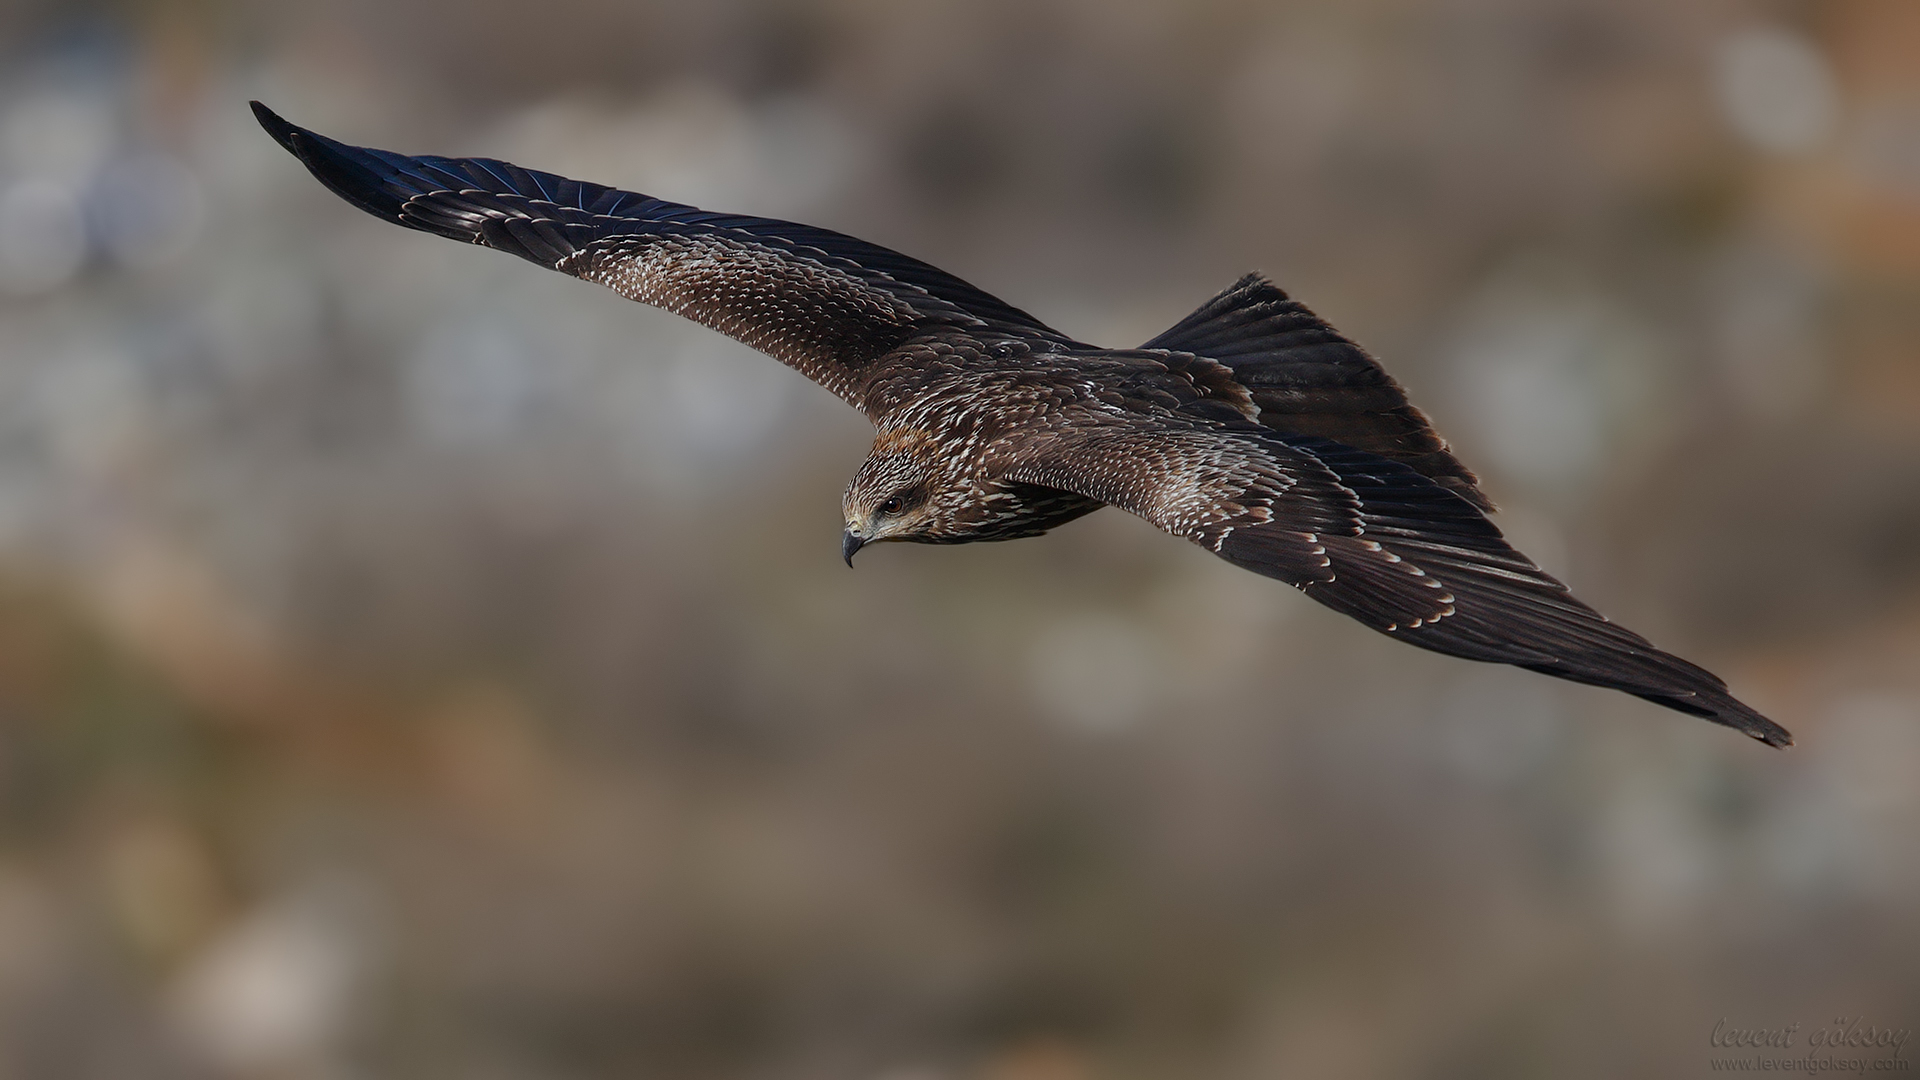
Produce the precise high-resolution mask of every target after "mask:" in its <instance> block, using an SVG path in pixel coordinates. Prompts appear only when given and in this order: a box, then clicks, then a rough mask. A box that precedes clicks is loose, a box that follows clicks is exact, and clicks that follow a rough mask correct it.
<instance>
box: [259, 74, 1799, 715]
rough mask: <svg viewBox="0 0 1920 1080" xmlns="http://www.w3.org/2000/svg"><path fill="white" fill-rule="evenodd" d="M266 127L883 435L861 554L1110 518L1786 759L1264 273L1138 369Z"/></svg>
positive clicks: (346, 179)
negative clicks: (1545, 546) (1530, 549)
mask: <svg viewBox="0 0 1920 1080" xmlns="http://www.w3.org/2000/svg"><path fill="white" fill-rule="evenodd" d="M253 111H254V114H255V115H256V116H257V117H258V118H259V120H260V123H261V125H262V126H264V127H265V128H266V129H267V131H268V132H269V133H270V134H272V136H273V137H274V139H276V140H277V141H278V142H279V143H280V145H281V146H283V147H285V148H286V149H287V150H288V151H290V152H292V154H293V155H294V156H295V157H297V158H299V159H300V160H301V162H303V163H304V164H305V165H306V166H307V168H308V169H309V170H311V171H312V173H313V175H314V176H315V177H317V178H319V180H320V182H321V183H322V184H325V185H326V186H327V187H328V188H330V189H331V190H332V191H333V192H334V194H336V195H339V196H340V197H341V198H343V199H345V200H347V201H348V202H350V203H352V204H353V205H355V206H357V207H359V208H360V209H362V210H365V211H366V212H367V213H369V214H372V215H374V216H375V217H378V218H382V219H385V220H387V221H391V222H394V223H395V224H399V225H404V226H406V227H408V228H410V229H418V230H421V231H422V232H430V233H437V234H439V235H441V236H445V237H450V238H452V239H455V240H459V241H463V242H465V243H470V244H479V245H482V246H484V247H490V248H496V249H498V250H500V251H505V252H508V253H510V254H513V255H518V256H520V257H521V258H523V259H526V260H528V261H530V262H535V263H538V264H540V265H541V266H544V267H547V268H548V269H551V270H559V271H561V272H563V273H567V274H572V275H573V276H575V277H579V278H585V279H586V280H588V281H595V282H599V283H600V284H602V285H606V286H609V287H611V288H613V289H614V290H615V291H616V292H619V293H620V294H622V295H623V296H626V297H628V298H629V299H632V300H638V301H640V302H641V303H643V304H651V305H654V306H656V307H660V308H665V309H666V310H668V311H671V312H674V313H676V314H679V315H682V316H685V317H686V318H689V319H692V320H693V321H695V322H697V323H700V324H701V325H703V326H707V327H711V328H712V329H714V330H718V331H720V332H721V333H723V334H726V335H728V336H729V337H732V338H735V339H737V340H739V341H741V342H744V343H745V344H747V345H749V346H752V347H753V348H755V349H758V350H760V351H761V352H764V353H767V354H768V355H770V356H772V357H773V358H774V359H776V360H779V361H780V362H782V363H784V364H787V365H789V366H791V367H793V368H795V369H797V370H799V371H800V372H801V373H802V374H804V375H805V376H807V377H808V378H810V379H812V380H813V381H814V382H817V383H819V384H820V385H822V386H824V387H826V388H827V389H828V390H831V391H832V392H833V393H834V394H835V395H837V396H839V397H840V398H841V399H842V400H843V401H845V402H846V403H847V404H849V405H852V406H853V407H854V408H856V409H859V410H860V411H861V412H863V413H865V414H866V415H867V417H868V419H870V420H872V421H873V424H874V426H875V428H877V429H878V435H877V436H876V437H875V439H874V443H873V450H872V452H871V454H869V456H868V457H867V459H866V461H864V462H862V463H861V465H860V468H859V469H858V471H856V472H855V473H854V476H853V480H852V482H851V483H850V484H848V486H847V490H846V494H845V496H844V497H843V500H842V507H843V510H844V513H845V520H846V532H845V534H844V537H843V540H842V552H843V554H844V555H845V557H846V559H847V562H848V565H852V562H853V555H854V552H856V551H858V550H859V549H860V548H862V547H864V546H866V545H868V544H873V543H878V542H880V541H885V540H906V541H912V542H915V543H922V544H964V543H970V542H973V541H977V540H1011V539H1014V538H1016V537H1024V536H1038V535H1039V534H1041V533H1044V532H1046V531H1047V530H1048V529H1051V528H1053V527H1054V526H1056V525H1059V524H1062V523H1063V522H1067V521H1071V520H1073V519H1074V518H1077V517H1080V516H1081V515H1083V514H1087V513H1090V512H1092V511H1093V510H1096V509H1098V508H1100V507H1101V506H1104V505H1108V504H1111V505H1114V506H1117V507H1119V508H1121V509H1122V510H1126V511H1128V512H1129V513H1133V514H1137V515H1139V516H1140V517H1143V518H1145V519H1147V520H1148V521H1150V522H1152V523H1153V524H1155V525H1157V526H1159V527H1160V528H1161V529H1163V530H1165V531H1167V532H1169V533H1172V534H1173V535H1174V536H1178V537H1181V538H1182V539H1186V540H1190V541H1192V542H1193V543H1196V544H1199V545H1200V546H1201V547H1204V548H1206V549H1207V550H1208V551H1211V552H1213V553H1214V554H1216V555H1218V556H1220V557H1221V558H1223V559H1225V560H1227V561H1228V562H1230V563H1233V564H1234V565H1235V566H1239V567H1242V568H1244V569H1247V570H1251V571H1253V572H1254V573H1256V574H1262V575H1265V576H1267V577H1272V578H1278V579H1280V580H1281V581H1284V582H1286V583H1287V584H1289V585H1292V586H1294V587H1295V588H1297V589H1299V590H1300V591H1301V592H1304V593H1306V594H1307V595H1308V596H1310V597H1312V598H1313V599H1315V600H1318V601H1319V602H1320V603H1322V604H1325V605H1327V606H1328V607H1330V608H1332V609H1334V610H1335V611H1338V612H1341V613H1342V614H1345V615H1349V616H1351V617H1353V618H1355V619H1358V620H1360V621H1361V622H1362V623H1365V624H1366V625H1367V626H1370V627H1372V628H1373V629H1375V630H1378V631H1380V632H1381V633H1384V634H1387V635H1389V636H1391V637H1395V638H1398V639H1400V640H1402V641H1405V642H1406V643H1408V644H1409V645H1418V646H1420V647H1421V648H1424V649H1432V650H1433V651H1435V652H1441V653H1446V654H1448V655H1450V656H1460V657H1465V658H1467V659H1469V660H1485V661H1493V662H1497V663H1505V664H1514V665H1517V666H1519V667H1523V668H1527V669H1529V670H1532V671H1537V672H1540V673H1542V674H1546V675H1552V676H1555V677H1557V678H1562V679H1571V680H1573V681H1575V682H1582V683H1590V684H1592V685H1595V686H1606V687H1612V688H1614V689H1617V690H1624V691H1626V692H1627V693H1629V694H1634V695H1636V696H1638V697H1642V698H1645V699H1646V700H1648V701H1651V702H1654V703H1655V704H1658V705H1665V706H1667V707H1668V708H1671V709H1677V710H1679V711H1681V712H1684V713H1691V714H1693V715H1695V716H1701V717H1705V718H1706V719H1708V720H1712V721H1714V722H1715V723H1719V724H1725V725H1727V726H1728V727H1732V728H1737V729H1739V730H1740V731H1743V732H1745V733H1746V734H1748V735H1750V736H1752V737H1754V738H1756V739H1759V740H1761V741H1762V742H1765V743H1768V744H1770V745H1773V746H1787V745H1790V744H1791V743H1792V741H1793V739H1792V736H1791V735H1789V734H1788V733H1787V731H1786V729H1784V728H1782V727H1780V726H1779V725H1778V724H1775V723H1773V722H1772V721H1770V720H1768V719H1767V718H1766V717H1764V716H1761V715H1760V714H1759V713H1757V712H1755V711H1754V710H1753V709H1751V708H1749V707H1747V706H1746V705H1744V704H1742V703H1741V702H1739V701H1737V700H1735V699H1734V697H1733V696H1732V695H1731V694H1729V693H1728V692H1727V686H1726V684H1725V683H1724V682H1722V681H1721V680H1720V679H1718V678H1716V677H1715V676H1714V675H1713V674H1712V673H1710V672H1708V671H1705V670H1703V669H1701V668H1699V667H1696V666H1694V665H1693V664H1690V663H1688V662H1686V661H1685V660H1682V659H1680V658H1679V657H1677V656H1673V655H1671V654H1669V653H1665V652H1662V651H1660V650H1659V649H1657V648H1655V647H1653V645H1651V644H1649V643H1648V642H1647V640H1646V639H1645V638H1642V637H1641V636H1639V635H1638V634H1635V633H1633V632H1632V631H1630V630H1627V629H1626V628H1624V627H1622V626H1619V625H1618V624H1616V623H1613V622H1610V621H1608V620H1607V618H1606V617H1605V616H1603V615H1601V614H1600V613H1598V612H1596V611H1594V610H1593V609H1592V608H1590V607H1588V606H1587V605H1585V604H1583V603H1581V602H1580V601H1579V600H1576V599H1574V598H1573V596H1572V595H1571V594H1570V593H1569V592H1568V591H1567V587H1566V586H1565V585H1562V584H1561V583H1560V582H1559V581H1556V580H1555V579H1554V578H1553V577H1552V576H1550V575H1548V574H1547V573H1546V572H1544V571H1542V570H1541V569H1540V568H1539V567H1538V566H1535V565H1534V564H1533V561H1532V560H1530V559H1528V558H1527V557H1526V556H1525V555H1522V554H1521V553H1520V552H1518V551H1515V550H1514V549H1513V548H1512V547H1511V546H1509V545H1508V544H1507V542H1506V541H1505V540H1504V539H1502V538H1501V535H1500V530H1499V529H1497V528H1495V527H1494V525H1493V523H1492V522H1491V521H1489V520H1487V516H1486V515H1487V513H1488V512H1489V511H1491V510H1492V509H1493V505H1492V503H1491V502H1489V501H1488V499H1487V497H1486V496H1485V495H1484V494H1482V493H1481V491H1480V488H1479V485H1478V482H1477V481H1476V479H1475V477H1474V475H1473V473H1472V472H1470V471H1469V470H1468V469H1467V467H1466V466H1465V465H1463V464H1461V463H1460V461H1459V460H1458V459H1456V458H1455V457H1454V456H1453V455H1452V454H1451V453H1449V452H1448V449H1447V444H1446V443H1445V442H1444V441H1442V440H1441V438H1440V437H1439V435H1438V434H1436V433H1435V432H1434V430H1433V428H1432V426H1431V425H1430V424H1429V423H1428V421H1427V418H1426V416H1425V415H1424V414H1422V413H1421V412H1420V410H1419V409H1416V408H1414V406H1413V405H1412V404H1410V403H1409V402H1408V401H1407V396H1406V393H1405V392H1404V391H1402V390H1401V388H1400V386H1399V384H1398V383H1396V382H1394V380H1393V378H1392V377H1391V376H1389V375H1388V374H1387V373H1386V372H1385V371H1384V370H1383V369H1382V368H1381V367H1380V364H1379V363H1378V362H1377V361H1376V360H1374V358H1373V357H1372V356H1370V355H1369V354H1368V353H1367V352H1366V351H1365V350H1364V349H1362V348H1360V347H1359V346H1358V345H1355V344H1354V343H1353V342H1351V341H1349V340H1347V339H1346V338H1345V337H1343V336H1342V335H1341V334H1340V333H1339V331H1337V330H1335V329H1334V328H1333V327H1331V326H1328V325H1327V324H1326V323H1325V322H1323V321H1321V320H1320V319H1319V318H1318V317H1317V316H1315V315H1314V314H1313V312H1311V311H1308V310H1307V309H1306V307H1304V306H1302V305H1301V304H1300V303H1299V302H1298V301H1296V300H1293V299H1291V298H1289V297H1288V296H1287V294H1286V293H1284V292H1282V291H1280V289H1279V288H1277V287H1275V286H1274V285H1273V284H1272V283H1270V282H1268V281H1267V280H1266V279H1265V278H1262V277H1260V276H1258V275H1249V276H1248V277H1245V278H1242V279H1241V280H1240V281H1238V282H1236V283H1235V284H1234V285H1233V286H1232V287H1231V288H1229V289H1227V290H1226V291H1225V292H1223V293H1221V294H1220V295H1218V296H1216V297H1214V298H1213V299H1212V300H1209V301H1207V302H1206V303H1205V304H1204V305H1202V306H1201V307H1200V309H1199V310H1198V311H1195V312H1194V313H1193V314H1191V315H1189V316H1187V317H1186V318H1184V319H1182V320H1180V322H1179V323H1178V324H1176V325H1175V326H1174V327H1172V328H1171V329H1169V330H1168V331H1166V332H1165V333H1163V334H1161V335H1159V336H1158V337H1156V338H1154V339H1153V340H1152V341H1149V342H1147V343H1146V344H1144V345H1141V346H1140V347H1138V348H1134V349H1106V348H1100V347H1098V346H1094V345H1088V344H1086V343H1084V342H1081V341H1077V340H1075V339H1074V338H1072V337H1069V336H1068V335H1066V334H1063V333H1061V332H1060V331H1058V330H1055V329H1053V328H1052V327H1050V326H1048V325H1046V324H1045V323H1043V322H1041V321H1040V320H1039V319H1037V318H1035V317H1033V316H1032V315H1029V314H1027V313H1026V312H1024V311H1021V310H1020V309H1019V308H1016V307H1013V306H1011V305H1009V304H1007V303H1006V302H1005V301H1002V300H999V299H997V298H995V297H992V296H989V295H987V294H986V293H984V292H982V291H980V290H979V289H976V288H974V287H973V286H972V285H969V284H967V283H966V282H964V281H961V280H960V279H959V278H956V277H954V276H953V275H951V274H948V273H945V272H944V271H941V270H938V269H935V268H934V267H931V266H928V265H927V264H925V263H923V262H919V261H918V260H915V259H911V258H908V257H907V256H905V255H901V254H899V253H897V252H893V251H889V250H888V249H886V248H883V247H879V246H878V245H875V244H869V243H866V242H864V241H861V240H856V239H854V238H853V237H851V236H845V235H842V234H840V233H837V232H832V231H829V230H827V229H817V228H814V227H812V226H809V225H799V224H795V223H793V222H789V221H774V220H770V219H767V218H758V217H748V216H745V215H740V214H726V213H718V212H715V211H709V210H701V209H698V208H696V207H692V206H687V205H684V204H681V203H673V202H667V201H664V200H662V199H656V198H653V197H651V196H647V195H639V194H635V193H633V192H629V191H620V190H618V189H615V188H609V187H602V186H600V185H598V184H589V183H585V182H583V181H579V180H569V179H566V178H565V177H561V176H555V175H553V174H552V173H544V172H535V171H533V170H531V169H523V168H521V167H520V166H518V165H511V164H508V163H506V162H504V161H495V160H491V159H488V158H445V157H407V156H405V155H401V154H395V153H391V152H388V151H385V150H374V149H370V148H366V147H359V146H349V145H347V144H345V143H340V142H336V141H334V140H333V139H329V138H327V137H325V136H323V135H317V134H315V133H314V132H311V131H308V130H306V129H304V128H299V127H295V126H294V125H292V124H290V123H288V122H287V121H285V120H283V119H281V118H280V117H279V116H277V115H275V114H274V113H273V112H272V111H271V110H269V109H267V108H266V107H265V106H263V105H261V104H260V103H259V102H254V103H253Z"/></svg>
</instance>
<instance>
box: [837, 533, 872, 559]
mask: <svg viewBox="0 0 1920 1080" xmlns="http://www.w3.org/2000/svg"><path fill="white" fill-rule="evenodd" d="M866 543H867V542H866V540H864V539H862V538H861V536H860V534H859V533H857V532H854V531H853V530H852V529H848V530H847V531H845V532H843V533H841V534H840V557H841V558H843V559H845V560H847V566H848V568H849V569H851V568H852V566H853V553H854V552H856V551H859V550H860V549H861V548H862V547H864V546H866Z"/></svg>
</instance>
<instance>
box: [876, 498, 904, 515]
mask: <svg viewBox="0 0 1920 1080" xmlns="http://www.w3.org/2000/svg"><path fill="white" fill-rule="evenodd" d="M880 512H881V513H883V514H897V513H899V512H900V497H899V496H898V495H895V496H894V497H893V498H891V499H888V500H887V501H886V502H883V503H881V504H880Z"/></svg>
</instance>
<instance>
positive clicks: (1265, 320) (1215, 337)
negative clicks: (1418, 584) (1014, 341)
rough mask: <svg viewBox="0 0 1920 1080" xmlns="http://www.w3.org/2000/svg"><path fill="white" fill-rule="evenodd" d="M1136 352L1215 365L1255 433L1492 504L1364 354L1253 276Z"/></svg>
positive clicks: (1301, 306) (1422, 416)
mask: <svg viewBox="0 0 1920 1080" xmlns="http://www.w3.org/2000/svg"><path fill="white" fill-rule="evenodd" d="M1142 348H1147V349H1171V350H1178V351H1182V352H1190V353H1195V354H1197V355H1199V356H1204V357H1207V358H1208V359H1211V360H1218V361H1220V362H1221V363H1222V364H1225V365H1226V366H1227V367H1229V368H1231V369H1233V373H1234V375H1235V377H1237V378H1238V379H1239V380H1240V382H1241V383H1243V384H1244V385H1245V386H1246V387H1247V389H1248V390H1249V391H1250V392H1251V393H1252V396H1253V402H1254V404H1255V405H1258V406H1259V408H1260V417H1259V420H1260V423H1261V425H1262V426H1265V427H1268V428H1272V429H1273V430H1275V431H1279V432H1283V433H1285V434H1288V435H1317V436H1320V437H1323V438H1327V439H1332V440H1334V441H1336V442H1341V443H1345V444H1346V445H1348V446H1352V447H1356V448H1358V449H1361V450H1367V451H1371V452H1372V453H1375V454H1379V455H1380V456H1381V457H1384V458H1389V459H1391V460H1393V461H1398V462H1400V463H1402V464H1404V465H1407V466H1409V467H1411V468H1412V469H1413V470H1414V471H1416V472H1418V473H1420V474H1422V475H1424V476H1427V477H1429V478H1431V479H1432V480H1434V482H1436V483H1438V484H1440V485H1441V486H1442V487H1446V488H1449V489H1451V490H1453V491H1456V492H1458V493H1459V494H1460V496H1461V497H1462V498H1464V499H1466V500H1467V501H1468V502H1471V503H1473V504H1474V505H1475V506H1477V507H1479V508H1480V509H1482V510H1492V509H1493V504H1492V503H1491V502H1490V501H1488V499H1487V497H1486V496H1485V495H1484V494H1482V493H1481V491H1480V488H1479V481H1478V479H1477V478H1476V477H1475V476H1474V475H1473V473H1472V471H1470V470H1469V469H1468V468H1467V467H1466V466H1465V465H1463V464H1461V463H1460V461H1459V459H1457V458H1455V457H1454V456H1453V454H1451V453H1450V452H1448V449H1447V444H1446V441H1445V440H1444V439H1442V438H1440V436H1439V434H1438V433H1437V432H1435V431H1434V430H1433V425H1432V424H1431V423H1430V422H1428V420H1427V417H1426V414H1425V413H1422V412H1421V411H1420V410H1419V409H1417V408H1415V407H1414V406H1413V404H1412V403H1411V402H1409V401H1408V400H1407V394H1406V391H1404V390H1402V389H1401V388H1400V384H1399V383H1397V382H1395V381H1394V379H1393V376H1391V375H1388V374H1387V372H1386V369H1385V368H1382V367H1381V366H1380V362H1379V361H1378V360H1375V359H1374V358H1373V357H1372V356H1371V355H1369V354H1368V353H1367V351H1366V350H1365V349H1362V348H1361V347H1360V346H1358V345H1356V344H1354V343H1353V342H1352V341H1350V340H1348V339H1347V338H1346V336H1345V335H1343V334H1341V333H1340V332H1339V331H1338V330H1335V329H1334V328H1333V327H1331V326H1329V325H1327V323H1326V322H1325V321H1324V320H1322V319H1321V318H1320V317H1319V316H1317V315H1315V314H1314V313H1313V312H1311V311H1309V310H1307V307H1306V305H1304V304H1302V303H1300V302H1299V301H1298V300H1295V299H1293V298H1291V297H1289V296H1288V295H1287V294H1286V293H1284V292H1282V291H1281V290H1280V289H1279V287H1278V286H1276V285H1274V284H1273V283H1272V282H1270V281H1268V280H1267V279H1266V278H1264V277H1261V276H1260V275H1259V274H1248V275H1247V276H1246V277H1243V278H1241V279H1240V280H1239V281H1237V282H1235V283H1234V284H1233V285H1232V286H1231V287H1229V288H1228V289H1227V290H1226V291H1224V292H1222V293H1221V294H1220V295H1218V296H1216V297H1214V298H1213V299H1211V300H1209V301H1207V302H1206V303H1205V304H1202V305H1201V306H1200V308H1199V310H1197V311H1195V312H1194V313H1193V314H1191V315H1189V316H1187V317H1186V318H1184V319H1182V320H1180V321H1179V322H1178V323H1176V324H1174V326H1173V327H1172V328H1171V329H1169V330H1167V331H1166V332H1165V333H1163V334H1161V335H1160V336H1158V337H1156V338H1154V339H1153V340H1152V341H1149V342H1147V343H1146V344H1145V345H1144V346H1142Z"/></svg>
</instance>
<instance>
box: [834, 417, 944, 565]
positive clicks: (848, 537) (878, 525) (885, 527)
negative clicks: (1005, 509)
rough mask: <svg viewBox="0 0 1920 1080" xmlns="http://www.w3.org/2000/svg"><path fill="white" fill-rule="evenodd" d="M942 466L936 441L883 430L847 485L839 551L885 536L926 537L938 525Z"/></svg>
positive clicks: (850, 558)
mask: <svg viewBox="0 0 1920 1080" xmlns="http://www.w3.org/2000/svg"><path fill="white" fill-rule="evenodd" d="M941 474H942V470H941V468H940V458H939V455H938V453H937V452H936V451H935V449H934V446H933V441H932V440H931V439H930V438H928V437H927V436H926V435H925V434H924V433H921V432H905V433H897V432H896V433H889V434H883V435H881V436H880V437H879V438H878V439H875V440H874V443H873V452H872V453H870V454H868V455H867V460H865V461H863V462H861V463H860V469H859V471H858V472H855V473H854V474H853V480H852V481H851V482H850V483H848V484H847V493H846V495H844V496H842V497H841V500H840V508H841V511H842V512H843V513H844V514H845V517H846V532H845V533H843V534H842V535H841V541H840V553H841V555H842V556H844V557H845V558H846V560H847V565H848V566H852V565H853V553H854V552H856V551H859V550H860V549H861V548H863V547H865V546H866V545H868V544H874V543H878V542H880V541H882V540H924V539H926V538H927V537H928V536H929V535H930V534H931V533H933V531H934V530H935V529H936V527H937V526H938V524H939V519H938V516H937V514H936V513H935V506H934V495H935V493H936V491H937V490H938V488H939V484H940V477H941Z"/></svg>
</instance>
